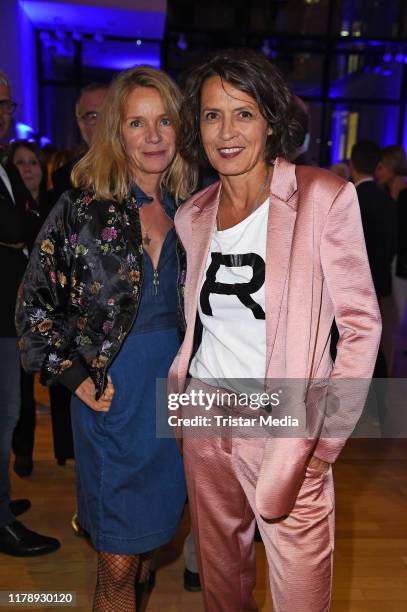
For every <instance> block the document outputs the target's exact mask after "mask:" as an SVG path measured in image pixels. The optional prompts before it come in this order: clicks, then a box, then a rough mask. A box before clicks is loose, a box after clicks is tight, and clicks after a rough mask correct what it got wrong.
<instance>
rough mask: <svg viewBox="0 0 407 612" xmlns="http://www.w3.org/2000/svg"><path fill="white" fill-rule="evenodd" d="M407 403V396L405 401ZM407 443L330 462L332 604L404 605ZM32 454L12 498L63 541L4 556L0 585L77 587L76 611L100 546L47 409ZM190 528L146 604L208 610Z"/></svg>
mask: <svg viewBox="0 0 407 612" xmlns="http://www.w3.org/2000/svg"><path fill="white" fill-rule="evenodd" d="M406 345H407V342H406ZM399 359H405V364H404V365H403V367H407V359H406V358H405V357H402V356H401V354H400V355H399ZM399 375H400V373H399ZM404 375H405V374H404ZM38 399H39V401H40V402H41V403H42V404H45V403H46V402H47V395H46V392H45V391H43V390H42V391H40V396H39V398H38ZM406 406H407V400H406V402H405V405H404V409H405V408H406ZM406 442H407V440H399V441H386V440H380V439H372V440H351V441H350V442H349V443H348V445H347V447H346V448H345V450H344V451H343V453H342V455H341V457H340V459H339V460H338V462H337V463H336V465H335V467H334V474H335V483H336V503H337V512H336V517H337V518H336V525H337V527H336V553H335V572H334V588H333V602H332V608H331V610H332V612H345V611H346V612H405V611H406V610H407V478H406V475H407V444H406ZM34 459H35V469H34V473H33V475H32V476H31V477H30V478H26V479H24V480H23V479H20V478H18V477H17V476H16V475H15V474H14V472H12V488H13V497H14V498H17V497H28V498H30V499H31V501H32V505H33V507H32V509H31V510H30V511H29V512H28V513H27V514H25V515H24V518H23V520H24V523H25V524H26V525H27V526H28V527H31V528H32V529H35V530H37V531H39V532H42V533H45V534H47V535H53V536H56V537H58V538H59V539H60V541H61V543H62V547H61V549H60V550H59V551H57V552H56V553H53V554H51V555H47V556H45V557H39V558H34V559H17V558H13V557H8V556H5V555H0V591H17V590H18V591H44V590H45V591H54V590H58V591H75V592H76V594H77V605H76V607H75V608H74V609H75V610H83V611H85V610H91V601H92V593H93V589H94V583H95V553H94V552H93V550H92V548H91V547H90V546H89V544H87V542H86V541H85V540H83V539H80V538H78V537H77V536H75V535H74V534H73V532H72V530H71V527H70V519H71V516H72V513H73V511H74V509H75V479H74V464H73V462H68V464H67V465H66V466H64V467H60V466H58V465H57V464H56V462H55V461H54V459H53V453H52V443H51V429H50V419H49V414H48V411H47V409H46V408H44V407H43V408H42V409H41V411H40V413H39V415H38V427H37V438H36V447H35V457H34ZM188 530H189V524H188V517H187V516H186V517H184V521H183V523H182V525H181V527H180V530H179V533H178V534H177V537H176V538H175V540H174V541H173V542H172V543H171V545H170V546H168V547H166V548H165V550H163V551H162V552H161V556H160V565H161V567H160V569H159V571H158V574H157V586H156V588H155V590H154V591H153V593H152V595H151V597H150V600H149V603H148V606H147V610H148V612H198V611H202V610H203V605H202V598H201V594H199V593H198V594H192V593H187V592H185V591H184V590H183V588H182V575H183V569H184V568H183V560H182V554H181V551H182V543H183V540H184V538H185V536H186V534H187V533H188ZM256 546H257V551H256V552H257V587H256V591H255V597H256V601H257V603H258V606H259V610H261V611H265V610H268V611H271V610H272V604H271V598H270V594H269V592H268V584H267V566H266V560H265V555H264V550H263V547H262V545H261V544H257V545H256ZM13 609H14V608H13ZM24 609H26V610H27V609H33V608H28V607H24ZM37 609H38V608H37ZM47 609H54V610H57V609H59V608H57V607H50V608H47ZM71 609H72V608H71ZM236 612H244V611H240V610H236ZM285 612H296V611H295V610H289V611H285Z"/></svg>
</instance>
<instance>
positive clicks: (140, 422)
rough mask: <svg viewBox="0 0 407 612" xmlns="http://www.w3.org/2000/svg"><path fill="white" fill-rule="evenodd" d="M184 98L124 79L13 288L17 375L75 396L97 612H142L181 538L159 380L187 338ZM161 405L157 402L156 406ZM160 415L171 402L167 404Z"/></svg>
mask: <svg viewBox="0 0 407 612" xmlns="http://www.w3.org/2000/svg"><path fill="white" fill-rule="evenodd" d="M180 104H181V94H180V92H179V90H178V88H177V86H176V85H175V84H174V83H173V82H172V81H171V79H170V78H169V77H168V76H167V75H166V74H165V73H164V72H162V71H160V70H155V69H153V68H150V67H146V66H145V67H143V66H141V67H138V68H134V69H130V70H127V71H125V72H122V73H120V74H119V75H118V76H117V77H116V79H115V81H114V83H113V84H112V86H111V88H110V89H109V92H108V94H107V98H106V103H105V105H104V107H103V109H102V112H101V115H100V118H99V120H98V125H97V128H96V131H95V134H94V140H93V143H92V145H91V147H90V149H89V151H88V153H87V154H86V155H85V156H84V157H83V158H82V160H81V161H80V162H78V164H77V165H76V166H75V168H74V171H73V181H74V183H75V185H76V186H77V188H76V189H74V190H71V191H68V192H65V193H64V194H63V196H62V197H61V198H60V200H59V201H58V203H57V205H56V206H55V207H54V209H53V210H52V212H51V214H50V215H49V217H48V219H47V221H46V223H45V225H44V226H43V229H42V230H41V233H40V235H39V238H38V240H37V242H36V248H35V249H34V250H33V253H32V255H31V258H30V262H29V265H28V269H27V272H26V274H25V276H24V280H23V282H22V286H21V293H20V298H19V301H18V307H17V322H18V328H19V332H20V335H21V336H22V338H21V344H20V346H21V354H22V359H23V364H24V366H25V367H26V368H27V370H28V371H37V370H41V376H42V380H43V381H44V382H48V384H52V383H55V382H57V381H59V382H61V383H63V384H65V385H66V386H67V388H69V389H70V390H71V391H72V393H73V394H74V395H73V399H72V403H71V409H72V423H73V431H74V440H75V459H76V473H77V488H78V495H77V499H78V518H79V522H80V524H81V525H82V526H83V528H84V529H86V531H87V532H88V533H89V534H90V537H91V540H92V543H93V545H94V547H95V549H96V550H97V553H98V573H97V584H96V591H95V597H94V604H93V610H95V611H107V610H109V611H111V610H115V611H116V610H117V611H119V610H120V611H126V612H127V611H128V612H130V611H131V612H133V611H134V609H135V601H134V600H135V593H134V582H135V580H136V581H137V588H136V610H141V606H142V598H143V591H144V588H145V584H146V581H147V579H148V573H149V566H150V562H151V558H152V553H153V551H154V550H155V549H157V548H159V547H160V546H162V545H163V544H165V543H167V542H168V541H169V540H170V539H171V538H172V536H173V535H174V534H175V532H176V530H177V528H178V524H179V521H180V518H181V515H182V512H183V509H184V504H185V497H186V490H185V481H184V471H183V464H182V458H181V455H180V453H179V450H178V447H177V444H176V441H175V440H174V438H173V436H172V434H171V431H170V430H169V428H168V424H167V430H168V431H166V436H165V437H160V438H159V437H157V435H156V416H155V415H156V379H157V378H164V379H165V378H166V376H167V373H168V368H169V366H170V363H171V361H172V359H173V358H174V356H175V354H176V352H177V350H178V347H179V341H180V334H182V332H183V317H182V313H181V311H180V302H179V300H180V296H179V295H178V293H177V279H179V280H180V281H181V280H182V279H183V278H185V261H184V257H183V253H182V250H181V249H180V248H179V244H178V242H177V239H176V234H175V228H174V223H173V217H174V214H175V206H176V203H177V202H178V201H179V200H180V199H185V198H186V197H187V196H188V194H189V193H190V192H191V190H192V188H193V186H194V184H195V181H194V180H193V175H192V174H191V173H190V172H189V170H188V166H187V165H186V163H185V162H184V161H183V160H182V158H181V156H180V155H179V153H178V152H177V148H176V146H177V144H176V143H177V136H178V132H179V129H180V118H179V107H180ZM164 402H165V399H164ZM164 409H165V410H166V402H165V403H164Z"/></svg>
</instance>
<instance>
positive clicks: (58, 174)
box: [52, 83, 108, 202]
mask: <svg viewBox="0 0 407 612" xmlns="http://www.w3.org/2000/svg"><path fill="white" fill-rule="evenodd" d="M107 90H108V85H104V84H103V83H89V85H85V87H83V89H82V90H81V92H80V95H79V98H78V100H77V102H76V105H75V116H76V121H77V123H78V127H79V130H80V133H81V136H82V140H83V143H82V146H81V147H80V148H79V150H78V152H77V153H76V155H75V156H74V159H72V160H70V161H68V162H67V163H66V164H65V165H63V166H61V167H60V168H59V169H57V170H55V172H54V173H53V175H52V185H53V196H54V200H55V202H56V201H57V200H58V199H59V198H60V196H61V195H62V194H63V193H64V191H67V190H68V189H71V188H72V182H71V172H72V168H73V167H74V165H75V163H76V162H77V161H78V160H79V159H80V158H81V157H82V156H83V155H84V154H85V153H86V151H87V150H88V149H89V147H90V146H91V144H92V141H93V136H94V134H95V128H96V123H97V119H98V116H99V114H100V111H101V108H102V105H103V102H104V100H105V97H106V93H107Z"/></svg>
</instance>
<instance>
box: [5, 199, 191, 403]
mask: <svg viewBox="0 0 407 612" xmlns="http://www.w3.org/2000/svg"><path fill="white" fill-rule="evenodd" d="M138 193H141V194H142V192H141V191H140V190H138V189H136V191H135V194H134V193H133V192H132V193H131V194H130V195H129V197H128V198H127V199H126V200H125V201H124V202H122V203H118V202H114V201H102V200H96V199H95V198H94V197H93V195H92V193H90V192H85V191H80V190H71V191H68V192H66V193H64V194H63V195H62V196H61V198H60V199H59V201H58V203H57V204H56V205H55V207H54V208H53V210H52V211H51V213H50V215H49V216H48V218H47V219H46V221H45V223H44V225H43V227H42V229H41V231H40V233H39V235H38V238H37V240H36V244H35V246H34V248H33V251H32V254H31V257H30V261H29V263H28V266H27V270H26V272H25V275H24V278H23V281H22V283H21V286H20V289H19V295H18V298H17V307H16V327H17V333H18V335H19V336H20V351H21V358H22V363H23V367H24V369H25V370H26V371H27V372H37V371H40V372H41V382H42V383H43V384H48V385H49V384H53V383H56V382H61V383H62V384H64V385H65V386H66V387H68V388H69V389H70V390H71V391H74V390H75V389H76V388H77V386H78V385H79V384H80V383H81V382H82V381H83V380H84V379H85V378H87V377H88V376H91V378H92V379H93V381H94V383H95V386H96V390H97V395H96V397H100V395H101V394H102V393H103V390H104V388H105V386H106V378H107V377H106V371H107V368H108V366H109V364H110V363H111V362H112V360H113V358H114V356H115V355H116V353H117V352H118V351H119V349H120V346H121V344H122V342H123V340H124V338H125V337H126V335H127V333H128V332H129V331H130V328H131V326H132V323H133V321H134V320H135V317H136V314H137V309H138V304H139V302H140V296H141V286H142V276H143V247H142V241H141V226H140V217H139V205H140V202H139V201H138V196H137V194H138ZM142 196H144V194H142ZM144 199H148V198H147V197H146V196H144ZM177 255H178V292H179V315H178V319H179V331H180V336H181V337H182V333H183V331H184V316H183V312H182V302H183V300H182V298H183V286H184V283H185V272H186V259H185V254H184V251H183V249H182V247H181V245H180V243H179V242H178V244H177Z"/></svg>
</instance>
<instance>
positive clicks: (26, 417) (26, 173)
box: [8, 140, 51, 478]
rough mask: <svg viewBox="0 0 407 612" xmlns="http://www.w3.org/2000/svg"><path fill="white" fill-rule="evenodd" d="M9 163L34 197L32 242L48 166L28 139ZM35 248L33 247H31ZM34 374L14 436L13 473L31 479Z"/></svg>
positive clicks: (44, 208)
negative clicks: (14, 167) (18, 173)
mask: <svg viewBox="0 0 407 612" xmlns="http://www.w3.org/2000/svg"><path fill="white" fill-rule="evenodd" d="M8 156H9V160H10V162H11V163H12V164H14V166H16V168H17V169H18V171H19V172H20V176H21V178H22V180H23V182H24V185H25V186H26V188H27V189H28V191H29V192H30V194H31V197H32V202H33V203H34V206H31V209H30V213H31V222H32V225H33V232H32V240H34V239H35V236H36V234H37V233H38V232H39V230H40V228H41V226H42V224H43V222H44V220H45V218H46V216H47V215H48V213H49V211H50V209H51V201H50V198H49V193H48V191H47V188H46V185H47V166H46V162H45V157H44V155H43V153H42V151H41V149H40V148H39V147H38V145H37V144H35V143H33V142H29V141H28V140H16V141H14V142H13V143H12V144H11V145H10V146H9V151H8ZM29 247H32V244H31V245H29ZM35 409H36V406H35V399H34V375H33V374H27V373H26V372H24V370H23V369H22V368H21V411H20V418H19V420H18V423H17V426H16V428H15V430H14V435H13V451H14V454H15V461H14V471H15V472H16V474H18V475H19V476H20V477H22V478H23V477H26V476H29V475H30V474H31V473H32V471H33V450H34V432H35V420H36V419H35Z"/></svg>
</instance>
